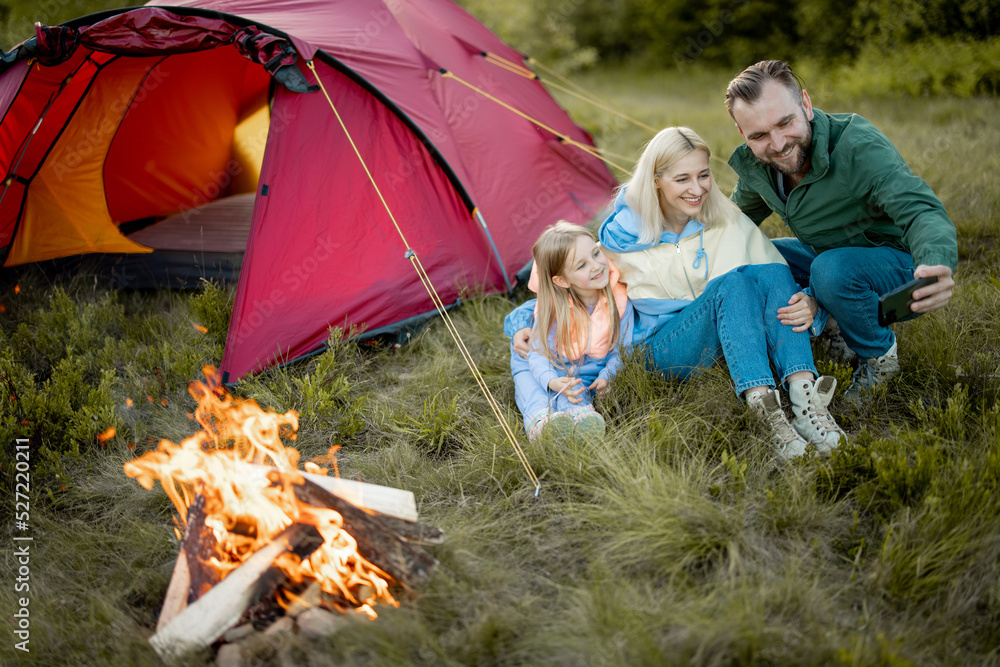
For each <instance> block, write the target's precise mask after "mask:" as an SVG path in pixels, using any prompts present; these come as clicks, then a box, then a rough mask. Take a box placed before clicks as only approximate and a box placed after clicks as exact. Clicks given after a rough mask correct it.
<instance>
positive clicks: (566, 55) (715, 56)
mask: <svg viewBox="0 0 1000 667" xmlns="http://www.w3.org/2000/svg"><path fill="white" fill-rule="evenodd" d="M129 4H130V3H128V2H127V1H124V2H123V1H121V0H43V1H42V2H41V3H37V2H32V1H29V0H5V1H4V2H2V3H0V46H2V47H3V48H4V49H5V50H7V49H9V48H11V47H12V46H13V45H14V44H17V43H19V42H20V41H22V40H24V39H26V38H28V37H30V36H31V35H32V34H33V27H32V26H33V23H34V22H35V21H40V22H42V23H48V24H55V23H61V22H64V21H67V20H70V19H72V18H75V17H78V16H82V15H85V14H88V13H93V12H96V11H100V10H102V9H107V8H111V7H123V6H127V5H129ZM460 4H462V5H464V6H465V7H466V8H467V9H468V10H469V11H470V12H472V13H473V14H474V15H475V16H476V17H478V18H479V19H480V20H482V21H483V22H484V23H486V25H488V26H489V27H490V28H492V29H493V30H495V31H496V32H497V33H498V34H499V35H500V36H501V37H503V38H504V39H505V40H506V41H508V42H509V43H510V44H512V45H513V46H514V47H516V48H518V49H520V50H521V51H523V52H524V53H525V54H528V55H531V56H533V57H535V58H537V59H539V60H541V61H542V62H545V63H547V64H549V65H552V66H555V67H558V68H560V69H562V70H563V71H573V70H576V69H580V68H585V67H590V66H594V65H596V64H598V63H601V64H629V65H633V66H639V67H645V68H667V69H671V68H681V69H683V68H688V67H716V68H727V69H730V70H740V69H742V68H743V67H746V66H747V65H749V64H751V63H753V62H755V61H757V60H760V59H764V58H781V59H785V60H789V61H791V62H792V63H793V64H795V65H796V66H797V68H798V69H799V70H800V71H801V72H804V73H813V72H816V73H819V72H823V73H824V74H826V75H830V74H836V75H845V76H850V77H852V78H853V79H855V80H856V81H857V85H856V86H855V87H856V88H857V87H858V86H860V88H859V89H858V90H857V91H856V92H877V91H880V90H884V91H885V92H888V93H899V92H902V93H909V94H916V95H919V94H928V93H950V94H958V95H996V94H998V91H1000V44H998V41H1000V40H998V37H997V30H998V27H1000V3H997V2H995V1H993V0H785V1H783V2H777V1H776V0H705V1H704V2H700V3H691V2H687V1H686V0H504V1H503V2H497V1H496V0H460Z"/></svg>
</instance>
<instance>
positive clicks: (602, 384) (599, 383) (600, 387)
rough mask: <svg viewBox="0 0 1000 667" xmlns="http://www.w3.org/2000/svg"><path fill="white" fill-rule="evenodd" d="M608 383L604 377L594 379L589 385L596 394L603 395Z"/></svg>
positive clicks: (606, 390) (606, 391)
mask: <svg viewBox="0 0 1000 667" xmlns="http://www.w3.org/2000/svg"><path fill="white" fill-rule="evenodd" d="M610 385H611V383H610V382H608V381H607V380H605V379H604V378H597V379H596V380H594V384H592V385H590V389H593V390H594V391H595V392H596V393H597V395H598V396H604V394H606V393H608V387H609V386H610Z"/></svg>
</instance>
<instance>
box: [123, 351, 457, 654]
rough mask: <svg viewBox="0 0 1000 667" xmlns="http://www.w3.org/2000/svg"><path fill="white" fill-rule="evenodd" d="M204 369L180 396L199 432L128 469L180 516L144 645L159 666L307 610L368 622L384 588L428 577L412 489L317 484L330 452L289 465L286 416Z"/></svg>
mask: <svg viewBox="0 0 1000 667" xmlns="http://www.w3.org/2000/svg"><path fill="white" fill-rule="evenodd" d="M204 373H205V377H206V381H205V382H192V383H191V384H190V385H189V387H188V391H189V392H190V394H191V395H192V396H193V397H194V398H195V400H196V401H197V402H198V407H197V409H196V410H195V412H194V414H193V415H192V416H193V418H194V419H195V420H196V421H197V422H198V423H199V424H200V425H201V430H200V431H198V432H197V433H195V434H194V435H193V436H191V437H189V438H187V439H185V440H184V441H182V442H181V443H180V444H174V443H173V442H170V441H169V440H163V441H161V442H160V444H159V447H158V448H157V450H156V451H151V452H147V453H146V454H144V455H142V456H141V457H139V458H137V459H135V460H132V461H129V462H128V463H126V464H125V474H126V475H128V476H129V477H133V478H135V479H136V480H137V481H138V482H139V484H141V485H142V486H143V487H144V488H146V489H152V488H153V485H154V482H156V481H159V482H160V485H161V486H162V487H163V490H164V491H165V492H166V493H167V495H168V496H169V497H170V500H171V501H172V502H173V505H174V507H175V508H176V510H177V516H176V517H175V523H176V526H175V532H176V534H177V537H178V539H179V540H180V553H179V554H178V556H177V561H176V565H175V567H174V573H173V577H172V578H171V581H170V585H169V587H168V589H167V594H166V599H165V600H164V603H163V609H162V611H161V612H160V619H159V623H158V624H157V632H156V634H155V635H154V636H153V637H152V638H151V639H150V643H151V644H152V645H153V647H154V648H155V649H156V651H157V652H158V653H159V654H160V655H161V657H164V658H176V657H180V656H183V655H184V654H185V653H187V652H189V651H192V650H196V649H199V648H202V647H205V646H208V645H211V644H213V643H215V642H216V641H218V640H219V639H220V638H221V637H223V635H225V634H230V633H227V631H231V629H232V628H234V627H235V626H237V625H240V624H241V621H243V625H247V624H248V623H249V621H250V620H253V621H254V625H259V624H260V623H261V622H262V621H261V620H260V619H261V618H265V619H267V618H270V619H273V618H276V617H278V616H279V615H281V614H283V613H286V612H287V613H288V614H289V615H291V614H297V613H300V612H302V610H304V609H307V608H310V607H311V608H313V609H316V610H319V611H317V612H315V613H314V614H313V616H314V617H315V615H316V614H329V613H331V612H332V613H336V614H362V615H364V616H366V617H368V618H370V619H373V620H374V619H375V618H376V617H377V612H376V607H378V606H379V605H392V606H398V602H397V601H396V600H395V598H394V597H393V595H392V592H391V591H392V590H406V589H412V588H415V587H417V586H419V585H420V584H422V583H423V582H425V581H426V580H427V579H428V578H429V577H430V574H431V572H432V570H433V569H434V567H435V566H436V565H437V561H436V560H434V558H432V557H431V556H430V555H429V554H428V553H427V552H426V551H424V550H423V549H421V548H420V546H418V545H420V544H437V543H440V542H441V541H442V539H443V538H442V534H441V531H440V530H438V529H436V528H433V527H431V526H427V525H424V524H420V523H417V521H416V519H417V512H416V503H415V501H414V498H413V494H412V493H410V492H409V491H403V490H400V489H392V488H388V487H383V486H377V485H373V484H364V483H361V482H355V481H352V480H344V479H340V478H339V477H336V476H335V477H330V476H328V474H327V473H328V472H329V469H328V467H326V466H332V467H333V468H334V472H335V474H336V472H337V469H336V459H335V458H333V456H334V452H335V448H333V449H331V451H330V452H329V453H328V455H327V457H326V459H325V460H322V461H307V462H306V463H305V464H304V465H303V469H302V470H300V469H299V451H298V450H297V449H295V448H294V447H289V446H286V445H285V444H283V441H284V440H288V441H294V440H295V436H296V431H297V430H298V415H297V414H296V412H295V411H294V410H290V411H288V412H286V413H284V414H276V413H273V412H268V411H266V410H263V409H261V408H260V407H259V406H258V405H257V403H256V402H254V401H251V400H241V399H238V398H235V397H233V396H231V395H230V394H229V393H228V392H227V391H226V390H225V388H224V387H222V386H221V385H220V383H219V381H218V377H217V375H216V373H215V370H214V369H213V368H211V367H205V369H204ZM321 464H325V465H321ZM261 609H266V610H268V611H267V612H266V613H263V612H261ZM282 610H285V612H283V611H282ZM254 615H256V616H257V618H251V617H252V616H254Z"/></svg>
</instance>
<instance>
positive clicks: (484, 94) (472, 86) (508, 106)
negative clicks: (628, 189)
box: [441, 70, 629, 174]
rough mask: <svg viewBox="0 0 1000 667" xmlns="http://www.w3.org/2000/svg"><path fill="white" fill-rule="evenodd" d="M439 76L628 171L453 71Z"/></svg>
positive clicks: (595, 150)
mask: <svg viewBox="0 0 1000 667" xmlns="http://www.w3.org/2000/svg"><path fill="white" fill-rule="evenodd" d="M441 76H442V77H443V78H445V79H454V80H455V81H457V82H459V83H460V84H462V85H463V86H465V87H467V88H469V89H471V90H474V91H475V92H477V93H479V94H480V95H482V96H483V97H485V98H486V99H488V100H491V101H493V102H496V103H497V104H499V105H500V106H502V107H503V108H504V109H507V110H508V111H512V112H514V113H516V114H517V115H518V116H520V117H521V118H524V119H525V120H527V121H529V122H531V123H534V124H535V125H537V126H538V127H540V128H542V129H543V130H546V131H548V132H551V133H552V134H554V135H555V136H556V137H558V138H559V139H561V140H562V141H563V142H564V143H567V144H569V145H570V146H576V147H577V148H579V149H580V150H582V151H584V152H585V153H588V154H590V155H592V156H593V157H596V158H597V159H598V160H601V161H603V162H605V163H607V164H609V165H611V166H612V167H614V168H615V169H618V170H619V171H621V172H622V173H625V174H627V173H629V170H628V169H626V168H625V167H622V166H621V165H618V164H615V163H614V162H612V161H611V160H609V159H607V158H606V157H604V155H602V153H604V152H606V151H602V150H601V149H599V148H595V147H593V146H588V145H587V144H581V143H580V142H579V141H575V140H574V139H572V138H570V137H568V136H566V135H565V134H562V133H561V132H557V131H556V130H555V129H553V128H551V127H549V126H548V125H545V124H544V123H542V122H540V121H538V120H536V119H534V118H532V117H531V116H529V115H528V114H526V113H524V112H523V111H520V110H518V109H515V108H514V107H512V106H511V105H509V104H507V103H506V102H504V101H503V100H501V99H498V98H496V97H494V96H493V95H490V94H489V93H487V92H486V91H485V90H482V89H481V88H477V87H476V86H474V85H472V84H471V83H469V82H468V81H465V80H464V79H462V78H461V77H458V76H455V75H454V74H453V73H451V72H449V71H447V70H445V71H444V72H442V73H441ZM614 157H618V158H622V157H623V156H620V155H616V156H614ZM625 159H628V158H625Z"/></svg>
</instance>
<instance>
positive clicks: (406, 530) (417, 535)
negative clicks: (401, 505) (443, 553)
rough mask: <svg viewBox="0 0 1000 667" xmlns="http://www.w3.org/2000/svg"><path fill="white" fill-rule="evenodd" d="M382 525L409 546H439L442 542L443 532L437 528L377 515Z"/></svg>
mask: <svg viewBox="0 0 1000 667" xmlns="http://www.w3.org/2000/svg"><path fill="white" fill-rule="evenodd" d="M378 518H379V521H381V522H382V525H384V526H385V527H387V528H388V529H389V530H390V531H392V532H393V533H394V534H395V535H396V537H398V538H399V539H401V540H403V541H405V542H409V543H411V544H441V543H442V542H444V531H443V530H441V529H440V528H438V527H437V526H428V525H427V524H426V523H419V522H416V521H404V520H403V519H397V518H396V517H394V516H386V515H384V514H380V515H379V517H378Z"/></svg>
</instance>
